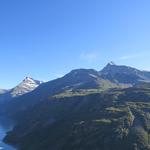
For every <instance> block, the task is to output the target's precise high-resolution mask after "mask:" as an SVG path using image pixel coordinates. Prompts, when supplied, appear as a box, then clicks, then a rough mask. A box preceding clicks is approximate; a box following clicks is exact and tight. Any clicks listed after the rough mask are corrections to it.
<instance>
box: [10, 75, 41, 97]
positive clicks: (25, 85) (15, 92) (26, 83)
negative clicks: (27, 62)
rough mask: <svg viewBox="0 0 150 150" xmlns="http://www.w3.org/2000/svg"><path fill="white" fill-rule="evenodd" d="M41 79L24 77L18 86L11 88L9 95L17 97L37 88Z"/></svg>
mask: <svg viewBox="0 0 150 150" xmlns="http://www.w3.org/2000/svg"><path fill="white" fill-rule="evenodd" d="M42 83H43V82H42V81H38V80H34V79H33V78H30V77H26V78H25V79H24V80H23V81H22V82H21V83H20V84H19V85H18V86H16V87H15V88H13V89H12V91H11V95H12V97H18V96H21V95H23V94H26V93H28V92H31V91H33V90H34V89H35V88H37V87H38V86H39V85H40V84H42Z"/></svg>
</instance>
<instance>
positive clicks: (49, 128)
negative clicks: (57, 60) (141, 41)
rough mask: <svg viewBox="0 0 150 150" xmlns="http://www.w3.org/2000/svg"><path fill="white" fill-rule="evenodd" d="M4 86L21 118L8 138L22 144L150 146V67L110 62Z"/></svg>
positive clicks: (24, 148)
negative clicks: (139, 68) (135, 66)
mask: <svg viewBox="0 0 150 150" xmlns="http://www.w3.org/2000/svg"><path fill="white" fill-rule="evenodd" d="M0 92H1V94H0V95H1V96H0V100H1V101H3V104H2V103H1V104H0V113H1V114H3V115H6V116H9V117H11V118H13V119H15V120H16V122H17V125H16V127H15V128H14V130H13V131H12V132H9V133H8V135H7V136H6V138H5V141H6V142H8V143H11V144H13V145H15V146H17V147H19V150H33V149H36V150H41V149H44V150H49V149H53V150H70V149H71V150H79V149H81V150H98V149H102V150H120V149H122V150H150V146H149V145H150V142H149V141H150V127H149V125H150V72H149V71H141V70H138V69H136V68H132V67H129V66H123V65H116V64H115V63H113V62H110V63H108V64H107V65H106V66H105V67H104V68H103V69H102V70H101V71H96V70H94V69H76V70H72V71H71V72H69V73H68V74H66V75H65V76H63V77H61V78H58V79H55V80H52V81H49V82H45V83H43V82H40V81H36V80H34V79H32V78H26V79H25V80H23V82H22V83H21V84H19V85H18V86H16V87H15V88H13V89H11V90H9V91H3V90H0ZM2 98H3V99H2ZM39 141H40V142H39Z"/></svg>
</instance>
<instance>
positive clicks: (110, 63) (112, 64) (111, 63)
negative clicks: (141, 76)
mask: <svg viewBox="0 0 150 150" xmlns="http://www.w3.org/2000/svg"><path fill="white" fill-rule="evenodd" d="M108 65H111V66H114V65H116V64H115V62H113V61H110V62H109V63H108Z"/></svg>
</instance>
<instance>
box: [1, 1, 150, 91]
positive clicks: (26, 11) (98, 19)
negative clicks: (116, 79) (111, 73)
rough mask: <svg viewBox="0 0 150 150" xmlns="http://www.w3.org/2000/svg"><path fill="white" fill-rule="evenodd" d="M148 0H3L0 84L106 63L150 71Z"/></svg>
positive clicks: (47, 77)
mask: <svg viewBox="0 0 150 150" xmlns="http://www.w3.org/2000/svg"><path fill="white" fill-rule="evenodd" d="M149 6H150V1H149V0H142V1H141V0H13V1H12V0H1V1H0V68H1V73H0V88H11V87H13V86H15V85H16V84H18V83H19V82H20V81H21V80H22V79H23V78H24V77H26V76H31V77H33V78H36V79H40V80H46V81H47V80H51V79H54V78H57V77H59V76H61V75H64V74H65V73H67V72H69V71H70V70H72V69H75V68H95V69H97V70H100V69H101V68H102V67H104V66H105V65H106V64H107V62H109V61H111V60H112V61H114V62H116V64H125V65H130V66H133V67H137V68H139V69H144V70H150V65H149V64H150V60H149V58H150V17H149V16H150V9H149Z"/></svg>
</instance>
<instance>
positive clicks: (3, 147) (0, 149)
mask: <svg viewBox="0 0 150 150" xmlns="http://www.w3.org/2000/svg"><path fill="white" fill-rule="evenodd" d="M13 126H14V122H13V121H11V120H10V119H7V118H4V117H0V150H16V149H15V148H13V147H12V146H10V145H8V144H6V143H4V142H3V138H4V137H5V136H6V134H7V132H8V131H10V130H11V129H12V128H13Z"/></svg>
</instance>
